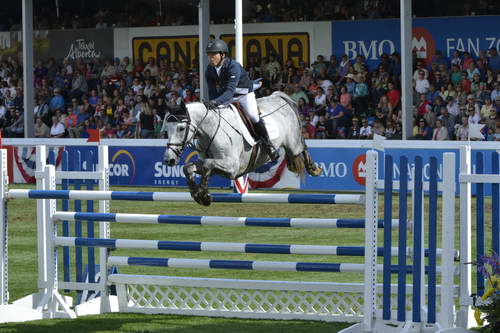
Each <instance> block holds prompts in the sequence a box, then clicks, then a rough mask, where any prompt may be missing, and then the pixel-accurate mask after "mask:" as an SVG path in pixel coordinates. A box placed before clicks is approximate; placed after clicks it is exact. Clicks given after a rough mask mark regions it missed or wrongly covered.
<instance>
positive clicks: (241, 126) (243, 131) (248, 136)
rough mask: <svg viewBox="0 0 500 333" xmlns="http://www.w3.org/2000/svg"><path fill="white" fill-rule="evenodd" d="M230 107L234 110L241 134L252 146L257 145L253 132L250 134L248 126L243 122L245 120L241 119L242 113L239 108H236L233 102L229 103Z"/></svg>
mask: <svg viewBox="0 0 500 333" xmlns="http://www.w3.org/2000/svg"><path fill="white" fill-rule="evenodd" d="M229 107H230V108H231V111H233V113H234V117H235V118H236V122H237V124H238V130H239V131H240V133H241V135H242V136H243V139H244V140H245V141H246V143H248V144H249V145H250V146H251V147H253V146H255V140H254V139H253V137H252V134H250V132H249V131H248V129H247V127H246V126H245V124H244V123H243V120H242V119H241V117H240V115H239V114H238V110H236V107H235V106H234V105H232V104H229Z"/></svg>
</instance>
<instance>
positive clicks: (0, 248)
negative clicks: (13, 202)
mask: <svg viewBox="0 0 500 333" xmlns="http://www.w3.org/2000/svg"><path fill="white" fill-rule="evenodd" d="M0 168H1V169H0V305H7V304H8V302H9V257H8V241H9V237H8V220H7V201H6V199H5V196H6V193H7V190H8V186H9V175H8V171H7V150H6V149H0Z"/></svg>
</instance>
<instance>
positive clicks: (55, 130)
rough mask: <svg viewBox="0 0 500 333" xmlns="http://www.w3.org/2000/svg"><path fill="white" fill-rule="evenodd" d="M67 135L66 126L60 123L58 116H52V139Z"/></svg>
mask: <svg viewBox="0 0 500 333" xmlns="http://www.w3.org/2000/svg"><path fill="white" fill-rule="evenodd" d="M64 134H65V128H64V125H63V124H62V123H61V122H60V121H59V118H58V117H57V116H52V127H51V128H50V137H51V138H62V137H64Z"/></svg>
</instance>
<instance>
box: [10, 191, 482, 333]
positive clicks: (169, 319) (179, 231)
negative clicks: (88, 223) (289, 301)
mask: <svg viewBox="0 0 500 333" xmlns="http://www.w3.org/2000/svg"><path fill="white" fill-rule="evenodd" d="M12 188H26V186H12ZM116 189H118V190H133V191H154V190H157V189H150V188H140V189H138V188H132V189H130V188H123V187H120V188H116ZM175 190H178V189H175ZM381 199H382V198H381ZM394 200H396V198H395V199H394ZM381 201H382V200H381ZM382 204H383V203H382V202H380V204H379V206H380V207H382V206H381V205H382ZM458 205H459V203H458V200H457V208H458V207H459V206H458ZM35 209H36V204H35V201H33V200H31V201H30V200H27V199H26V200H24V199H16V200H12V201H10V202H9V212H8V215H9V242H10V244H9V282H10V293H11V294H10V295H11V297H10V299H11V300H16V299H18V298H21V297H23V296H25V295H27V294H31V293H33V292H36V277H37V276H36V265H37V258H36V218H35ZM84 209H85V206H84ZM486 210H487V211H490V210H491V202H490V201H488V200H487V201H486ZM111 212H122V213H147V214H171V215H222V216H250V217H258V216H271V217H292V216H293V217H320V218H341V217H342V218H360V217H363V216H364V208H363V207H362V206H355V205H338V206H336V205H330V206H327V205H276V204H260V205H255V204H223V203H214V204H212V205H211V206H210V207H202V206H199V205H196V204H191V203H167V202H139V201H135V202H134V201H133V202H128V201H113V202H112V203H111ZM394 214H397V207H395V208H394ZM395 216H397V215H395ZM488 218H489V217H488V216H487V221H488ZM456 219H457V223H456V224H457V235H456V236H457V239H458V219H459V217H458V209H457V216H456ZM487 223H488V222H487ZM71 225H73V224H71ZM111 230H112V233H111V235H112V238H126V239H151V240H174V241H217V242H252V243H281V244H316V245H344V246H363V245H364V232H363V230H362V229H289V228H245V227H207V226H186V225H145V224H112V226H111ZM439 230H440V226H439ZM487 230H489V229H487ZM426 236H427V233H426ZM379 240H382V234H381V233H379ZM396 240H397V233H396V232H395V233H393V244H396ZM440 241H441V240H440V236H439V237H438V244H440ZM410 245H411V241H409V246H410ZM393 246H396V245H393ZM473 248H474V246H473ZM71 253H72V256H73V255H74V252H73V251H72V252H71ZM84 253H86V249H84ZM112 255H124V256H146V257H148V256H151V257H160V256H161V257H176V258H204V259H209V258H210V259H234V260H273V261H313V262H338V263H340V262H350V263H362V261H363V258H361V257H330V256H299V255H287V256H283V255H268V254H238V253H217V252H210V253H209V252H178V251H161V252H159V251H157V250H156V251H155V250H121V249H120V250H116V251H113V253H112ZM60 257H61V256H60ZM394 259H395V258H394ZM379 260H380V259H379ZM119 270H120V273H133V274H137V273H139V274H154V275H176V276H198V277H220V278H238V279H263V280H298V281H330V282H360V283H361V282H363V281H362V280H363V276H362V274H354V273H290V272H259V271H234V270H189V269H167V268H144V267H140V268H139V267H120V268H119ZM72 276H73V277H74V272H72ZM408 281H411V279H408ZM347 326H349V324H342V323H320V322H303V321H269V320H238V319H224V318H205V317H180V316H167V315H137V314H107V315H105V316H89V317H81V318H78V319H76V320H43V321H37V322H29V323H20V324H4V325H0V332H25V331H26V332H28V331H29V332H48V331H50V332H75V333H76V332H198V331H200V332H201V330H203V331H204V332H264V331H268V332H285V331H286V332H323V331H325V332H326V331H327V330H328V332H336V331H338V330H340V329H342V328H344V327H347Z"/></svg>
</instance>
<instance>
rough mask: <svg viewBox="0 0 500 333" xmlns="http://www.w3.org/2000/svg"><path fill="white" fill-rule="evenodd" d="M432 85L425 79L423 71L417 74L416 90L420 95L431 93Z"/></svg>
mask: <svg viewBox="0 0 500 333" xmlns="http://www.w3.org/2000/svg"><path fill="white" fill-rule="evenodd" d="M429 87H430V83H429V81H428V80H427V78H426V77H425V71H424V70H423V69H421V70H419V71H418V72H417V78H416V79H415V90H416V91H417V93H418V94H419V95H425V94H427V92H428V91H429Z"/></svg>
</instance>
